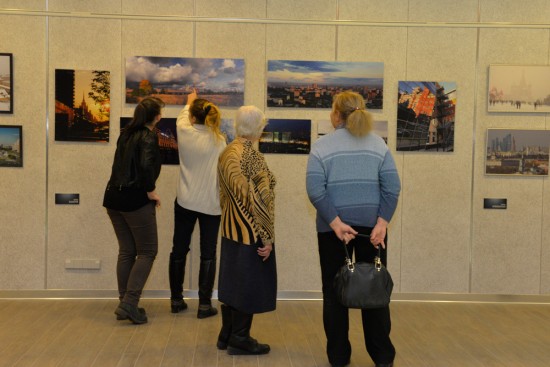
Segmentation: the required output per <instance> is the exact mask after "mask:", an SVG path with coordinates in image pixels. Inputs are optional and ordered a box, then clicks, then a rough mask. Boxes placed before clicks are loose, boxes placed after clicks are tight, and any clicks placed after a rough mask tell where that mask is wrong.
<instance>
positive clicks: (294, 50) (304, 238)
mask: <svg viewBox="0 0 550 367" xmlns="http://www.w3.org/2000/svg"><path fill="white" fill-rule="evenodd" d="M335 37H336V28H335V27H332V26H293V25H268V26H267V37H266V39H267V42H266V60H308V61H319V60H328V61H333V60H334V59H335V51H336V50H335V42H336V38H335ZM265 70H267V61H265ZM266 77H267V76H266ZM266 82H267V81H266ZM263 88H264V90H265V84H264V86H263ZM264 93H265V92H264ZM264 99H265V98H264ZM264 106H265V101H264ZM329 114H330V111H329V110H325V109H320V110H319V111H317V110H312V109H284V108H280V109H278V108H270V109H267V110H266V115H267V117H268V118H299V119H312V120H315V119H323V120H328V119H329ZM312 130H313V131H314V135H316V131H317V130H316V125H315V124H313V127H312ZM313 140H314V139H312V141H313ZM267 159H268V164H269V166H270V168H271V169H272V170H273V172H274V174H275V175H276V177H277V180H278V182H277V188H276V202H275V208H276V209H275V210H276V223H275V232H276V244H277V268H278V272H279V290H314V291H319V290H320V289H321V275H320V268H319V257H318V255H317V253H318V250H317V235H316V231H315V209H314V208H313V207H312V206H311V204H310V203H309V199H308V197H307V193H306V188H305V174H306V166H307V157H306V156H299V155H276V154H272V155H268V156H267ZM290 274H292V276H290Z"/></svg>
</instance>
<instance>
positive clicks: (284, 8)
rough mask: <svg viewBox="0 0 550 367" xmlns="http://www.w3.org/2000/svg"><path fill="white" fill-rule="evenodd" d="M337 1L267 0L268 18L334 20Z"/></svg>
mask: <svg viewBox="0 0 550 367" xmlns="http://www.w3.org/2000/svg"><path fill="white" fill-rule="evenodd" d="M337 4H338V3H337V2H335V1H333V0H304V1H294V0H269V1H268V2H267V18H269V19H301V20H304V19H307V20H312V19H315V20H334V19H336V15H337Z"/></svg>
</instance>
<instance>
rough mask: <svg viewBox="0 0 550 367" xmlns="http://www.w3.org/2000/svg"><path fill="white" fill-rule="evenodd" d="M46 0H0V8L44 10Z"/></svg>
mask: <svg viewBox="0 0 550 367" xmlns="http://www.w3.org/2000/svg"><path fill="white" fill-rule="evenodd" d="M46 3H47V1H46V0H27V1H25V2H23V1H21V0H0V8H6V9H26V10H46Z"/></svg>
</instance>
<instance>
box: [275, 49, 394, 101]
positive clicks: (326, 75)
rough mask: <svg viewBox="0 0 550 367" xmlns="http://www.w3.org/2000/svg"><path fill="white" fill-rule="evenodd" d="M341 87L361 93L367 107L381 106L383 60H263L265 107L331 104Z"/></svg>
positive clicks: (382, 99) (342, 89) (382, 96)
mask: <svg viewBox="0 0 550 367" xmlns="http://www.w3.org/2000/svg"><path fill="white" fill-rule="evenodd" d="M345 90H351V91H354V92H357V93H359V94H361V95H362V96H363V98H365V103H366V106H367V108H368V109H382V107H383V105H384V63H382V62H338V61H291V60H269V61H268V62H267V107H287V108H288V107H303V108H332V97H333V96H334V95H335V94H337V93H340V92H342V91H345Z"/></svg>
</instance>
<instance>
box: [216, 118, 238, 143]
mask: <svg viewBox="0 0 550 367" xmlns="http://www.w3.org/2000/svg"><path fill="white" fill-rule="evenodd" d="M220 131H221V132H222V134H223V135H224V136H225V142H226V143H227V144H229V143H231V142H232V141H233V140H235V137H236V132H235V122H234V121H233V119H227V118H222V123H221V125H220Z"/></svg>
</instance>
